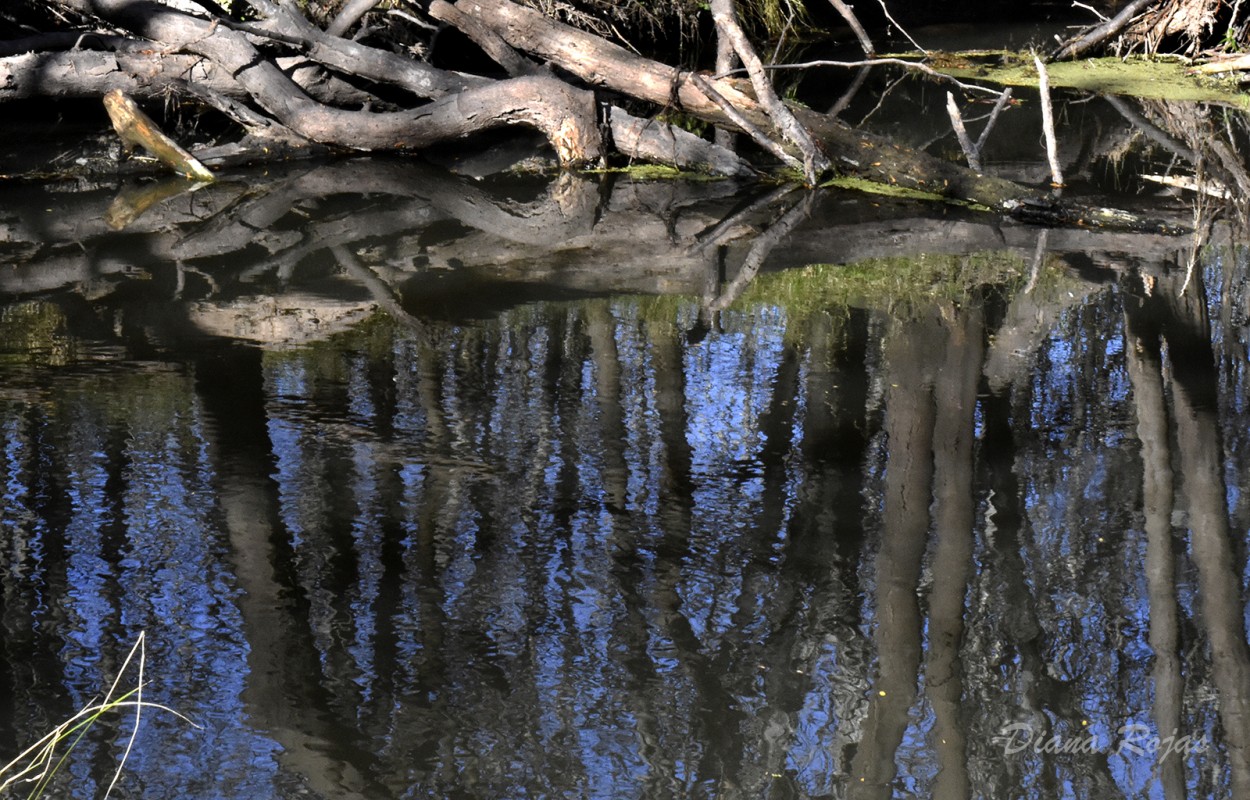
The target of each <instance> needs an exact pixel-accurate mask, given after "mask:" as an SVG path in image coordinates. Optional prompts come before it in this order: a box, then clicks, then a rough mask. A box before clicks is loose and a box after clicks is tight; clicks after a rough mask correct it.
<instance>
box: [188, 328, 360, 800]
mask: <svg viewBox="0 0 1250 800" xmlns="http://www.w3.org/2000/svg"><path fill="white" fill-rule="evenodd" d="M260 375H261V364H260V356H259V352H258V351H253V350H246V351H245V350H231V351H227V352H226V353H225V354H223V355H208V356H206V357H205V358H203V359H201V360H200V362H199V363H198V364H197V367H196V378H197V392H198V394H199V395H200V396H201V397H202V398H203V400H204V403H205V406H206V409H207V410H208V412H209V413H210V414H211V415H212V419H213V422H214V424H213V425H212V426H211V427H210V430H211V434H210V435H211V436H212V438H213V447H214V451H215V452H214V456H215V461H216V466H217V474H218V476H220V479H221V481H222V485H221V486H220V489H219V492H220V497H221V504H222V508H223V510H224V513H225V518H226V526H227V528H228V529H229V536H230V544H231V546H232V548H233V551H234V574H235V577H236V579H237V580H238V584H239V588H240V589H241V590H242V591H241V592H240V594H239V598H238V600H237V602H238V605H239V610H240V612H241V613H242V616H243V624H244V630H245V631H246V632H247V640H248V641H249V642H253V643H257V645H258V646H255V647H252V648H251V650H250V652H249V656H248V681H247V688H246V689H245V690H244V694H243V697H244V700H245V701H246V703H247V709H248V714H249V716H250V717H251V718H252V720H253V724H254V725H255V727H256V728H258V729H262V730H267V731H269V732H270V735H271V736H273V738H274V740H275V741H277V742H278V743H279V744H281V745H282V747H283V749H284V751H285V756H284V757H283V764H284V766H285V767H286V768H288V769H290V770H292V771H293V772H294V773H296V774H298V775H300V776H301V777H302V778H303V779H304V780H306V781H307V782H308V784H309V786H311V787H313V788H314V789H315V790H316V791H317V792H318V793H320V794H321V795H322V796H324V797H350V796H353V794H352V792H351V791H350V790H345V789H344V787H345V786H348V785H351V786H354V787H356V788H357V789H362V790H363V788H364V787H363V784H362V777H361V776H360V774H359V773H358V771H357V769H356V765H352V764H349V763H346V762H342V761H338V760H336V759H334V758H332V757H330V756H329V755H328V753H327V748H326V746H325V743H326V742H328V741H330V740H331V739H332V738H334V739H337V738H339V737H340V736H341V733H333V734H332V732H331V731H329V730H328V729H327V727H326V724H325V717H324V715H322V714H318V713H317V710H318V709H319V708H323V707H324V705H325V703H324V702H323V701H322V699H321V698H318V697H316V696H315V695H316V692H315V690H314V687H317V686H319V685H320V680H319V670H318V660H317V654H316V649H315V646H314V645H313V643H312V642H311V641H310V640H308V639H307V638H305V637H302V636H299V635H297V632H298V631H301V630H306V628H304V627H303V626H300V625H293V624H291V620H292V615H293V614H294V613H295V609H293V608H291V600H290V597H291V594H290V592H289V591H287V590H286V588H285V587H284V586H283V584H282V581H281V579H280V577H279V575H277V574H275V565H276V564H278V563H280V561H281V559H279V558H278V555H277V553H276V551H275V546H274V545H275V539H274V536H275V531H277V530H278V529H279V525H280V522H279V520H278V509H277V502H278V501H277V495H276V487H275V486H274V484H273V482H272V481H271V480H269V479H268V478H264V477H248V476H267V475H271V474H272V473H273V462H272V455H271V453H270V452H269V450H268V449H267V444H268V442H269V436H268V432H267V430H266V415H265V408H264V403H265V399H264V388H263V386H261V385H260ZM292 714H294V715H295V717H296V718H295V719H292V718H291V717H292Z"/></svg>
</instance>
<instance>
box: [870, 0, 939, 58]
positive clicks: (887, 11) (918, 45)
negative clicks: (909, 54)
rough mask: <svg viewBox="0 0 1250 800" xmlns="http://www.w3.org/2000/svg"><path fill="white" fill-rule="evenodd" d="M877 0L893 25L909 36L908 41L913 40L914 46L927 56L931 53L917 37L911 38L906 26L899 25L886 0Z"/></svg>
mask: <svg viewBox="0 0 1250 800" xmlns="http://www.w3.org/2000/svg"><path fill="white" fill-rule="evenodd" d="M877 2H878V3H880V4H881V10H882V11H883V12H885V18H886V19H888V20H889V21H890V24H891V25H893V26H894V27H896V28H898V32H899V33H901V34H903V35H904V36H906V37H907V41H909V42H911V45H912V47H914V48H916V49H917V50H919V51H920V52H922V53H924V54H925V55H926V56H927V55H929V51H928V50H926V49H924V48H923V47H921V46H920V43H919V42H917V41H916V40H915V39H913V38H911V34H910V33H908V32H907V29H906V28H904V27H903V26H902V25H899V24H898V20H896V19H894V17H893V16H892V15H891V14H890V9H888V8H886V7H885V0H877Z"/></svg>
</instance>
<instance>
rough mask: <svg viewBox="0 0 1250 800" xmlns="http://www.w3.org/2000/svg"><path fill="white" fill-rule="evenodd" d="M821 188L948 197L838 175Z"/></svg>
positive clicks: (909, 197) (941, 199)
mask: <svg viewBox="0 0 1250 800" xmlns="http://www.w3.org/2000/svg"><path fill="white" fill-rule="evenodd" d="M820 186H821V188H824V187H826V186H832V187H835V188H838V189H848V190H850V191H854V192H865V193H867V194H877V195H882V196H884V197H897V198H903V199H907V200H937V201H939V202H947V201H949V200H950V198H948V197H943V196H942V195H940V194H937V193H935V192H926V191H922V190H920V189H910V188H908V187H906V186H899V185H898V184H894V183H880V182H878V181H870V180H867V179H865V178H852V177H849V176H845V175H844V176H840V177H837V178H833V179H831V180H828V181H825V182H824V183H822V184H821V185H820Z"/></svg>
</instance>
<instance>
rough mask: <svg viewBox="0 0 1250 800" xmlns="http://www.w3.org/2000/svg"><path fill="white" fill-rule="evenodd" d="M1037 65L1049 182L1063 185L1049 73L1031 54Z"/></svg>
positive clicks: (1038, 59)
mask: <svg viewBox="0 0 1250 800" xmlns="http://www.w3.org/2000/svg"><path fill="white" fill-rule="evenodd" d="M1033 63H1034V64H1036V65H1037V89H1038V92H1039V93H1040V94H1041V97H1042V133H1043V135H1045V137H1046V158H1047V159H1049V160H1050V182H1051V183H1053V184H1054V185H1055V186H1063V170H1062V169H1060V168H1059V145H1058V144H1057V143H1056V142H1055V111H1054V108H1053V107H1052V106H1051V102H1050V75H1048V74H1047V72H1046V65H1045V64H1043V63H1042V60H1041V59H1040V58H1038V57H1037V53H1034V54H1033Z"/></svg>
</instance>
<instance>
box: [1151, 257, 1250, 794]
mask: <svg viewBox="0 0 1250 800" xmlns="http://www.w3.org/2000/svg"><path fill="white" fill-rule="evenodd" d="M1174 302H1177V303H1180V304H1182V305H1181V307H1180V309H1178V313H1177V314H1176V319H1177V322H1176V324H1175V325H1174V326H1169V327H1168V329H1167V332H1166V333H1167V343H1168V357H1169V360H1170V362H1171V374H1172V378H1173V388H1174V391H1173V398H1174V402H1175V403H1176V412H1175V415H1176V441H1177V451H1178V455H1179V464H1180V472H1181V475H1182V485H1183V487H1184V493H1185V499H1186V501H1187V505H1188V508H1189V527H1190V554H1191V556H1192V558H1193V561H1194V565H1195V566H1196V567H1197V570H1198V594H1199V597H1200V598H1201V602H1202V618H1203V622H1204V624H1205V626H1206V633H1207V638H1208V640H1209V643H1210V648H1211V664H1212V667H1211V672H1212V677H1213V678H1214V681H1215V688H1216V691H1218V692H1219V699H1220V721H1221V723H1222V727H1223V729H1224V736H1225V744H1226V747H1227V751H1228V760H1229V768H1230V771H1231V773H1232V796H1234V797H1250V648H1248V647H1247V645H1246V633H1245V626H1244V622H1243V616H1242V614H1243V610H1244V609H1243V606H1242V603H1241V583H1240V580H1239V579H1238V575H1239V570H1238V566H1239V565H1238V564H1237V561H1236V558H1235V556H1234V554H1233V549H1232V542H1231V538H1230V532H1229V525H1228V507H1227V494H1226V490H1225V485H1224V446H1223V442H1222V441H1221V438H1220V430H1219V420H1218V418H1217V414H1218V411H1219V408H1218V396H1217V389H1216V371H1215V358H1214V355H1213V353H1212V350H1211V339H1210V328H1209V326H1208V321H1207V318H1206V314H1205V309H1206V290H1205V287H1204V286H1203V284H1202V278H1201V273H1200V272H1196V273H1195V274H1194V278H1193V283H1192V284H1191V286H1190V291H1189V292H1187V293H1186V295H1185V296H1184V297H1180V298H1178V299H1177V300H1176V301H1174Z"/></svg>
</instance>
